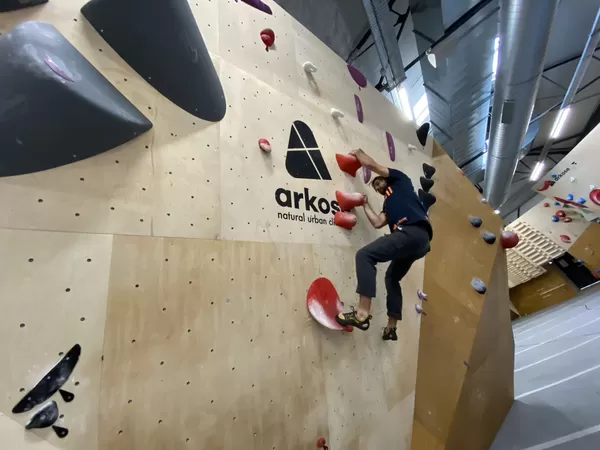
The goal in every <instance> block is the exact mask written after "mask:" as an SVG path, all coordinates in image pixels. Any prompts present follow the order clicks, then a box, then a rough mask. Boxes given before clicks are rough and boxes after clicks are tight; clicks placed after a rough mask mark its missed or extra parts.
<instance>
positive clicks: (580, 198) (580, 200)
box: [577, 197, 587, 205]
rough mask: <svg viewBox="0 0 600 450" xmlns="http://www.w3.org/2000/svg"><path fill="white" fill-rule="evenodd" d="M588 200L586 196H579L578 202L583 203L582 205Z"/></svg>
mask: <svg viewBox="0 0 600 450" xmlns="http://www.w3.org/2000/svg"><path fill="white" fill-rule="evenodd" d="M586 201H587V200H586V199H585V198H583V197H579V198H578V199H577V203H579V204H581V205H585V202H586Z"/></svg>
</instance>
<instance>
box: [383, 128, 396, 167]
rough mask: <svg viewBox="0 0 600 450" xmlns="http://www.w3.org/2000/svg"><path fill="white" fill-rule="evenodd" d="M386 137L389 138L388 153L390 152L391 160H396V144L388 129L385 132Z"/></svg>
mask: <svg viewBox="0 0 600 450" xmlns="http://www.w3.org/2000/svg"><path fill="white" fill-rule="evenodd" d="M385 139H386V140H387V145H388V153H389V154H390V160H392V161H396V146H395V145H394V138H393V137H392V135H391V134H390V133H388V132H387V131H386V132H385Z"/></svg>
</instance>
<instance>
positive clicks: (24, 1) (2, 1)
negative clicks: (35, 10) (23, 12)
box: [0, 0, 48, 12]
mask: <svg viewBox="0 0 600 450" xmlns="http://www.w3.org/2000/svg"><path fill="white" fill-rule="evenodd" d="M42 3H48V0H0V12H7V11H14V10H16V9H21V8H27V7H29V6H36V5H41V4H42Z"/></svg>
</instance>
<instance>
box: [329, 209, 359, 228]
mask: <svg viewBox="0 0 600 450" xmlns="http://www.w3.org/2000/svg"><path fill="white" fill-rule="evenodd" d="M333 223H335V224H336V225H337V226H338V227H342V228H345V229H346V230H351V229H352V228H354V225H356V216H355V215H354V214H350V213H347V212H339V211H338V212H336V213H335V216H334V217H333Z"/></svg>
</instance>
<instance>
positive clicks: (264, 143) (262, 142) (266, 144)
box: [258, 138, 271, 153]
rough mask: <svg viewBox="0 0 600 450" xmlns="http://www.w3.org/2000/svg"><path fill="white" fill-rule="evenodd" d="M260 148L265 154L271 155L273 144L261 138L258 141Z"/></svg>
mask: <svg viewBox="0 0 600 450" xmlns="http://www.w3.org/2000/svg"><path fill="white" fill-rule="evenodd" d="M258 146H259V148H260V149H261V150H262V151H263V152H265V153H271V143H270V142H269V141H268V140H267V139H265V138H260V139H259V140H258Z"/></svg>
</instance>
